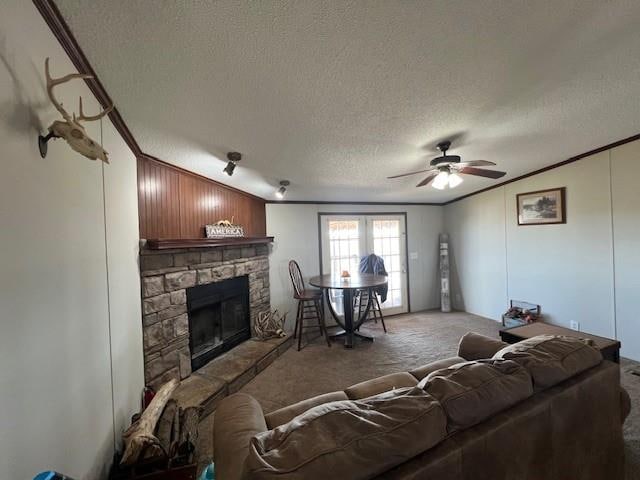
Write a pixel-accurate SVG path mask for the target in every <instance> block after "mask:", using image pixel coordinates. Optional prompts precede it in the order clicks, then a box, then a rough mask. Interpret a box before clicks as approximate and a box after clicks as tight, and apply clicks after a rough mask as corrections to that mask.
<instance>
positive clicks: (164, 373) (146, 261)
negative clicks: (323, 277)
mask: <svg viewBox="0 0 640 480" xmlns="http://www.w3.org/2000/svg"><path fill="white" fill-rule="evenodd" d="M268 248H269V247H268V245H265V244H260V245H243V246H242V247H237V246H236V247H229V246H226V247H209V248H191V249H175V250H150V249H147V248H144V247H143V248H141V250H140V272H141V277H142V313H143V318H142V325H143V334H144V366H145V369H144V370H145V371H144V374H145V382H146V384H147V385H151V386H152V387H154V388H157V387H158V386H159V385H162V384H163V383H164V382H166V381H168V380H170V379H172V378H176V379H178V380H182V379H185V378H187V377H189V376H190V375H191V352H190V350H189V318H188V314H187V295H186V289H187V288H189V287H193V286H195V285H204V284H208V283H216V282H219V281H221V280H226V279H229V278H235V277H239V276H242V275H247V276H248V278H249V309H250V314H251V326H252V327H253V324H254V320H255V319H256V318H257V316H258V315H259V314H260V313H262V312H265V311H268V310H269V308H270V298H269V258H268V253H269V250H268ZM205 368H206V367H205Z"/></svg>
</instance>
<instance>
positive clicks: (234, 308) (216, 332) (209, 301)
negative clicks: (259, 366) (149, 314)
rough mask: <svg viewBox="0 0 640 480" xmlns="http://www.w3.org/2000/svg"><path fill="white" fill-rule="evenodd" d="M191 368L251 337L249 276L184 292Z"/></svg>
mask: <svg viewBox="0 0 640 480" xmlns="http://www.w3.org/2000/svg"><path fill="white" fill-rule="evenodd" d="M187 312H188V314H189V346H190V347H191V369H192V370H194V371H195V370H197V369H198V368H200V367H202V366H203V365H205V364H206V363H208V362H209V361H210V360H211V359H213V358H215V357H217V356H218V355H221V354H222V353H224V352H226V351H227V350H229V349H231V348H233V347H235V346H236V345H238V344H239V343H241V342H243V341H245V340H248V339H249V338H251V320H250V318H251V316H250V312H249V277H248V276H247V275H243V276H240V277H235V278H231V279H228V280H223V281H221V282H217V283H209V284H206V285H199V286H195V287H191V288H188V289H187Z"/></svg>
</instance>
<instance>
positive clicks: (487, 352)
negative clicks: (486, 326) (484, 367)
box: [458, 332, 508, 360]
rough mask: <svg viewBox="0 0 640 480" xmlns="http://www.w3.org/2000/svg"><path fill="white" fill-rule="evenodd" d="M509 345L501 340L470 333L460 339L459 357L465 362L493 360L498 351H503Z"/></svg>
mask: <svg viewBox="0 0 640 480" xmlns="http://www.w3.org/2000/svg"><path fill="white" fill-rule="evenodd" d="M507 345H508V344H507V343H505V342H503V341H501V340H497V339H495V338H491V337H485V336H484V335H480V334H479V333H473V332H469V333H467V334H465V335H464V336H463V337H462V338H461V339H460V343H459V344H458V356H459V357H462V358H464V359H465V360H481V359H483V358H491V357H493V355H494V354H495V353H496V352H497V351H499V350H502V349H503V348H504V347H506V346H507Z"/></svg>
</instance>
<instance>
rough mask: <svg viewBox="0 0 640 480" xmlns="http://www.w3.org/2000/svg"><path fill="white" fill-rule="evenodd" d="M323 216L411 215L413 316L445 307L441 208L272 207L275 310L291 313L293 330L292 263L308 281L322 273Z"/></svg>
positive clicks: (270, 229)
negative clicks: (414, 256)
mask: <svg viewBox="0 0 640 480" xmlns="http://www.w3.org/2000/svg"><path fill="white" fill-rule="evenodd" d="M319 212H322V213H324V212H358V213H375V212H406V213H407V240H408V245H409V253H411V252H415V253H417V254H418V258H417V259H411V258H409V287H410V290H409V294H410V297H411V299H410V301H411V305H410V306H411V311H414V312H417V311H420V310H426V309H430V308H437V307H439V305H440V298H439V290H438V288H439V284H438V235H439V234H440V233H441V230H442V227H443V222H442V207H437V206H435V207H432V206H420V205H323V204H274V203H272V204H267V235H273V236H274V237H275V238H274V243H273V247H272V252H271V255H270V257H269V261H270V273H269V277H270V283H271V305H272V307H273V308H277V309H279V310H280V311H282V312H285V311H289V319H290V320H289V321H288V327H291V328H292V326H293V322H294V320H293V319H294V318H295V312H296V310H295V308H296V307H295V303H294V301H293V298H292V288H291V280H290V279H289V270H288V263H289V260H291V259H294V260H296V261H297V262H298V263H299V264H300V269H301V270H302V273H303V275H304V276H305V280H306V279H308V277H312V276H314V275H318V274H319V273H320V264H319V245H318V213H319Z"/></svg>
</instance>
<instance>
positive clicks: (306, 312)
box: [289, 260, 331, 351]
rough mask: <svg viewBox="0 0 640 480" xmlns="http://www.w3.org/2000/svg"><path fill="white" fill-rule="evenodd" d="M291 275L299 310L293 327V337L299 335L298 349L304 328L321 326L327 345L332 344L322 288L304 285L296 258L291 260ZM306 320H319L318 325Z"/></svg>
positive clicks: (321, 333) (321, 332) (294, 296)
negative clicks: (308, 323) (326, 322)
mask: <svg viewBox="0 0 640 480" xmlns="http://www.w3.org/2000/svg"><path fill="white" fill-rule="evenodd" d="M289 276H290V277H291V284H292V285H293V298H295V299H296V300H297V301H298V312H297V314H296V324H295V327H294V328H293V338H294V339H295V338H296V336H297V337H298V351H300V348H301V346H302V329H303V328H319V329H320V335H324V337H325V339H326V340H327V345H328V346H331V341H330V340H329V334H328V333H327V327H326V325H325V324H324V306H323V304H322V290H316V289H307V288H305V286H304V280H303V279H302V272H300V266H299V265H298V262H296V261H295V260H291V261H290V262H289ZM305 320H317V322H318V325H317V327H316V326H312V325H305V324H304V321H305Z"/></svg>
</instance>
